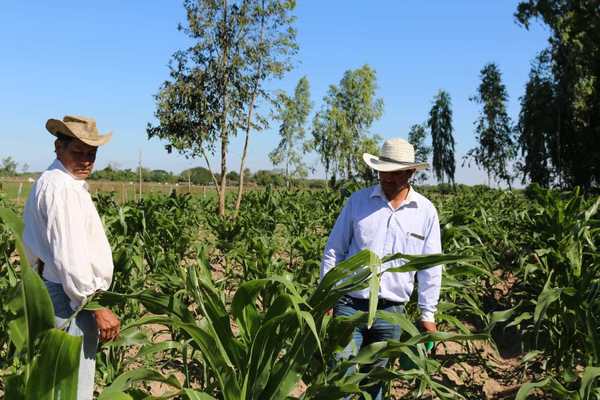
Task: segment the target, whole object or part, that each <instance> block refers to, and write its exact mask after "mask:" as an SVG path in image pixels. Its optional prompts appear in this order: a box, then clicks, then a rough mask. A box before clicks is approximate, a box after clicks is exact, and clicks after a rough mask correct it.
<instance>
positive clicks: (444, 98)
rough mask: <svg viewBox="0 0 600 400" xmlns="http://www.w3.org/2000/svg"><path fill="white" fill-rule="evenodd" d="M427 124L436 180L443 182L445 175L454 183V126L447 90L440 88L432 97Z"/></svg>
mask: <svg viewBox="0 0 600 400" xmlns="http://www.w3.org/2000/svg"><path fill="white" fill-rule="evenodd" d="M427 126H428V127H429V130H430V132H431V146H432V149H433V160H432V164H433V172H434V173H435V176H436V178H437V180H438V181H440V182H444V176H446V177H447V178H448V182H449V183H452V184H454V173H455V171H456V162H455V159H454V136H453V131H454V128H453V127H452V101H451V100H450V95H449V94H448V92H446V91H444V90H440V91H439V92H438V93H437V95H436V96H435V97H434V99H433V106H432V107H431V111H429V119H428V120H427Z"/></svg>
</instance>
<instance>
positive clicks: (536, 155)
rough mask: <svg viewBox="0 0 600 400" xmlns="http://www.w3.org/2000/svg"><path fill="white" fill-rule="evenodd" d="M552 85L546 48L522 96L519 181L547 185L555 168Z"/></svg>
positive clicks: (519, 128) (554, 112) (554, 116)
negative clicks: (520, 174)
mask: <svg viewBox="0 0 600 400" xmlns="http://www.w3.org/2000/svg"><path fill="white" fill-rule="evenodd" d="M554 91H555V85H554V82H553V78H552V75H551V71H550V65H549V59H548V52H547V51H544V52H542V53H541V54H540V55H539V56H538V58H537V59H536V62H535V64H534V65H533V66H532V68H531V72H530V73H529V81H528V82H527V85H526V86H525V95H524V96H523V97H522V98H521V112H520V114H519V123H518V126H517V131H518V136H519V139H518V140H519V147H520V149H521V155H522V156H523V157H524V160H523V162H521V163H520V164H518V168H519V170H520V171H521V173H522V174H523V180H522V183H525V182H526V179H529V180H530V181H531V182H532V183H536V184H538V185H541V186H542V187H546V188H547V187H550V184H551V183H552V182H553V180H554V174H555V171H554V170H553V167H552V164H551V163H552V159H553V157H552V154H555V156H554V159H556V160H558V158H557V157H556V153H555V151H556V149H558V143H556V134H555V133H556V131H557V129H558V126H557V124H558V118H557V117H558V110H557V109H556V106H557V104H556V100H555V96H556V94H555V93H554Z"/></svg>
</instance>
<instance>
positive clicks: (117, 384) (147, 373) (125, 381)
mask: <svg viewBox="0 0 600 400" xmlns="http://www.w3.org/2000/svg"><path fill="white" fill-rule="evenodd" d="M140 381H143V382H145V381H154V382H162V383H166V384H167V385H169V386H172V387H174V388H177V389H181V384H180V383H179V381H178V380H177V378H176V377H175V376H174V375H169V376H165V375H163V374H161V373H160V372H158V371H156V370H153V369H150V368H138V369H134V370H131V371H127V372H125V373H123V374H121V375H119V376H118V377H117V378H116V379H115V380H114V381H113V383H112V384H111V385H110V386H108V387H106V388H105V389H104V390H103V391H102V393H101V394H100V396H99V397H98V400H112V399H113V398H115V396H117V395H119V394H121V393H123V392H125V391H126V390H127V389H129V388H130V387H131V386H132V385H133V384H134V383H136V382H140Z"/></svg>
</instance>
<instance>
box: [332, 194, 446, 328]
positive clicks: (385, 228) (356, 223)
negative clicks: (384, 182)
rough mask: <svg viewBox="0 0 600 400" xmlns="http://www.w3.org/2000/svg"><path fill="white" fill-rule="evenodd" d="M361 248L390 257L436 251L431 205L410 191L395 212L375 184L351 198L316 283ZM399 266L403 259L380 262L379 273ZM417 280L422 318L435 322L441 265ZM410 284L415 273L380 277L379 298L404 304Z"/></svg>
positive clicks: (364, 295) (437, 237)
mask: <svg viewBox="0 0 600 400" xmlns="http://www.w3.org/2000/svg"><path fill="white" fill-rule="evenodd" d="M364 249H369V250H371V251H372V252H374V253H375V254H377V255H378V256H379V257H384V256H387V255H391V254H395V253H403V254H410V255H424V254H436V253H441V251H442V245H441V238H440V223H439V219H438V214H437V211H436V209H435V206H434V205H433V204H432V203H431V202H430V201H429V200H428V199H427V198H425V197H424V196H423V195H421V194H419V193H417V192H416V191H414V190H413V189H412V188H411V189H410V191H409V193H408V195H407V197H406V200H404V201H403V202H402V204H400V206H399V207H398V208H396V209H394V208H392V206H391V205H390V204H389V202H388V200H387V198H386V197H385V194H384V193H383V190H382V189H381V186H380V185H376V186H373V187H370V188H366V189H363V190H360V191H358V192H356V193H354V194H352V196H351V197H350V199H349V200H348V201H347V203H346V205H345V206H344V208H343V209H342V212H341V213H340V215H339V216H338V219H337V221H336V223H335V225H334V227H333V230H332V231H331V234H330V236H329V240H328V241H327V246H326V247H325V252H324V255H323V261H322V263H321V279H322V278H323V277H324V276H325V274H326V273H327V272H328V271H329V270H330V269H331V268H333V267H335V265H337V264H338V263H340V262H341V261H344V260H345V259H347V258H349V257H351V256H353V255H354V254H356V253H358V252H359V251H361V250H364ZM403 263H404V261H402V260H394V261H390V262H387V263H385V264H383V265H382V269H388V268H391V267H397V266H400V265H402V264H403ZM416 276H417V281H418V288H419V296H418V307H419V309H420V310H421V319H422V320H423V321H434V314H435V311H436V310H437V304H438V300H439V296H440V286H441V279H442V266H435V267H432V268H429V269H426V270H423V271H419V272H417V273H416ZM414 280H415V273H414V272H387V273H383V274H382V276H381V285H380V288H379V297H380V298H384V299H387V300H391V301H397V302H404V303H406V302H407V301H408V300H409V299H410V295H411V293H412V291H413V288H414ZM350 296H352V297H354V298H359V299H367V298H369V289H368V288H366V289H363V290H359V291H355V292H352V293H350Z"/></svg>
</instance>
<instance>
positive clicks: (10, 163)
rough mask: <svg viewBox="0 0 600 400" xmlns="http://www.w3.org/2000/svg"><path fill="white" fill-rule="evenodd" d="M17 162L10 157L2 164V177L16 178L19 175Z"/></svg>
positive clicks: (0, 168) (0, 173)
mask: <svg viewBox="0 0 600 400" xmlns="http://www.w3.org/2000/svg"><path fill="white" fill-rule="evenodd" d="M17 165H18V164H17V162H16V161H15V160H13V158H12V157H10V156H8V157H6V158H3V159H2V162H1V163H0V176H15V175H16V174H17Z"/></svg>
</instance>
